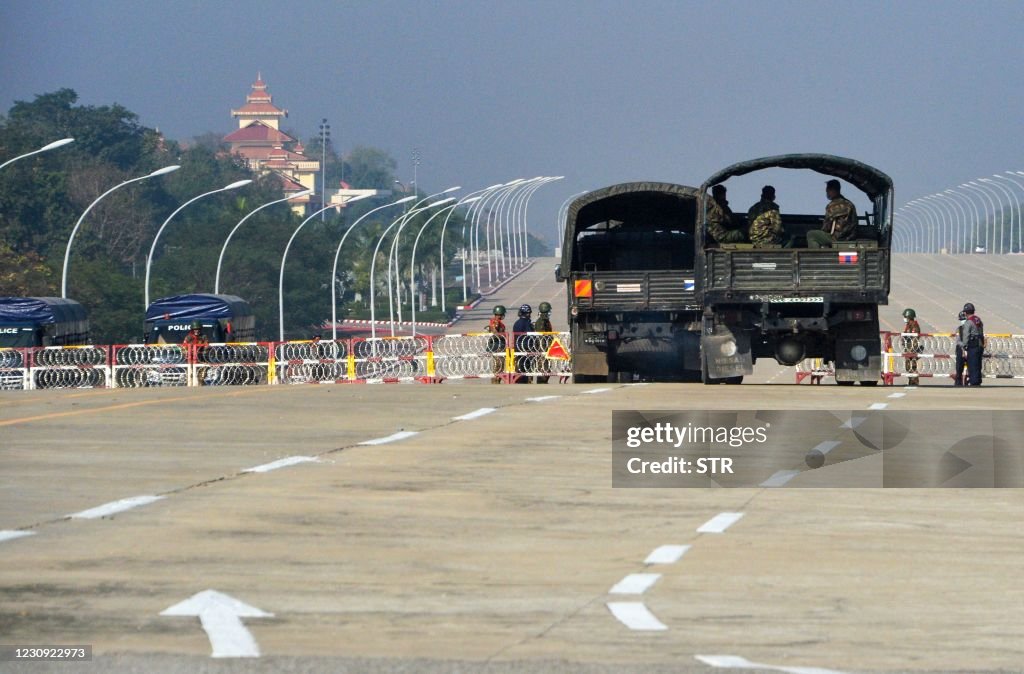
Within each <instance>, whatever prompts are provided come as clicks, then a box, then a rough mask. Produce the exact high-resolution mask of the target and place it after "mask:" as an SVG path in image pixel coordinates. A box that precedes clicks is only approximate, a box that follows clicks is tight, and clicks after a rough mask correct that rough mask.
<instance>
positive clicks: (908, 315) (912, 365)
mask: <svg viewBox="0 0 1024 674" xmlns="http://www.w3.org/2000/svg"><path fill="white" fill-rule="evenodd" d="M903 318H905V319H907V322H906V324H905V325H904V326H903V355H904V358H903V365H904V369H905V370H906V371H907V380H908V381H907V383H909V384H916V383H917V354H918V352H919V349H920V346H921V324H920V323H918V322H917V312H916V311H914V310H913V309H910V308H907V309H904V310H903Z"/></svg>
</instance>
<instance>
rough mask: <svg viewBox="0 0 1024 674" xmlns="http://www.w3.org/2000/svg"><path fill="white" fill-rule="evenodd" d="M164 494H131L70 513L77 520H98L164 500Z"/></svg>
mask: <svg viewBox="0 0 1024 674" xmlns="http://www.w3.org/2000/svg"><path fill="white" fill-rule="evenodd" d="M163 498H164V497H163V496H131V497H129V498H123V499H121V500H120V501H111V502H110V503H104V504H103V505H101V506H96V507H95V508H89V509H88V510H83V511H81V512H77V513H72V514H70V515H68V517H71V518H73V519H76V520H96V519H99V518H101V517H106V516H108V515H116V514H117V513H120V512H124V511H125V510H131V509H132V508H138V507H139V506H144V505H147V504H149V503H153V502H154V501H160V500H163Z"/></svg>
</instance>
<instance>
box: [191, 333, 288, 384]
mask: <svg viewBox="0 0 1024 674" xmlns="http://www.w3.org/2000/svg"><path fill="white" fill-rule="evenodd" d="M192 351H193V353H192V354H190V355H191V358H190V360H192V362H193V363H194V372H193V379H192V381H193V386H254V385H258V384H267V383H269V378H270V351H271V349H270V344H267V343H261V342H238V343H226V344H209V345H207V346H199V347H192Z"/></svg>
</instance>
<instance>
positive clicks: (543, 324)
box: [533, 312, 555, 384]
mask: <svg viewBox="0 0 1024 674" xmlns="http://www.w3.org/2000/svg"><path fill="white" fill-rule="evenodd" d="M533 329H534V330H535V331H537V332H554V331H555V329H554V328H553V327H551V319H550V318H548V315H547V314H545V313H543V312H542V313H541V314H540V316H538V317H537V320H536V321H534V322H533ZM553 341H554V339H553V338H552V337H551V335H542V336H541V338H540V348H541V351H543V353H542V354H541V356H540V357H541V358H543V359H544V360H543V363H544V365H543V366H542V367H543V368H544V373H545V374H543V375H541V376H539V377H537V383H538V384H546V383H548V377H549V376H550V375H549V374H547V373H548V372H550V370H548V369H547V363H548V359H547V357H546V356H547V352H548V348H550V347H551V343H552V342H553Z"/></svg>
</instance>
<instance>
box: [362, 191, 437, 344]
mask: <svg viewBox="0 0 1024 674" xmlns="http://www.w3.org/2000/svg"><path fill="white" fill-rule="evenodd" d="M452 201H455V199H453V198H451V197H448V198H447V199H442V200H441V201H436V202H434V203H432V204H427V205H426V206H422V207H421V208H414V209H412V210H410V211H409V212H408V213H406V214H403V215H400V216H398V217H397V218H395V219H394V221H392V223H391V224H390V225H388V226H387V229H385V230H384V231H383V232H381V235H380V238H379V239H377V245H376V246H375V247H374V249H373V257H371V258H370V338H371V339H376V338H377V307H376V301H375V300H376V292H375V285H376V284H375V283H374V276H375V272H376V269H377V255H378V253H380V245H381V244H382V243H384V239H385V238H387V235H388V232H390V231H391V230H392V229H393V228H394V227H395V225H397V224H398V223H399V222H402V221H403V220H406V219H408V218H411V217H412V216H413V215H415V214H416V213H419V212H420V211H425V210H427V209H430V208H433V207H434V206H441V205H443V204H447V203H449V202H452ZM388 295H389V296H390V295H391V283H390V281H389V282H388ZM394 333H395V322H394V318H393V317H392V320H391V336H392V337H393V336H394Z"/></svg>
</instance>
